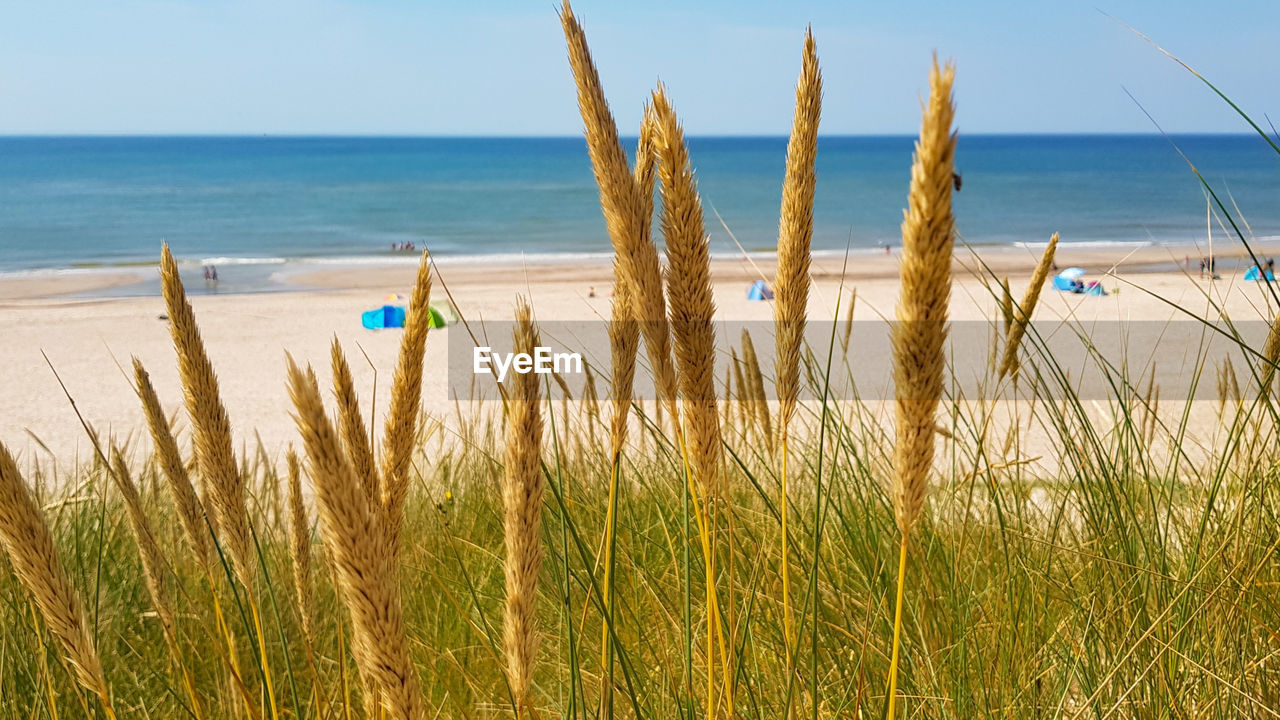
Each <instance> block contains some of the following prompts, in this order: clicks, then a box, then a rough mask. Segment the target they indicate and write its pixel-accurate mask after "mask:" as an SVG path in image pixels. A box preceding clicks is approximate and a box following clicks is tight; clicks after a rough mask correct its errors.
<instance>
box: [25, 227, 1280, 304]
mask: <svg viewBox="0 0 1280 720" xmlns="http://www.w3.org/2000/svg"><path fill="white" fill-rule="evenodd" d="M1046 244H1047V242H1024V243H1017V244H1013V245H970V246H965V245H958V246H957V247H956V251H955V258H956V270H957V271H961V272H967V273H970V274H983V273H985V272H990V273H992V274H995V275H996V276H1000V275H1002V274H1016V273H1018V272H1023V271H1029V270H1030V269H1031V268H1033V267H1034V266H1035V262H1036V260H1037V259H1038V258H1039V256H1040V254H1041V252H1042V251H1043V248H1044V247H1045V245H1046ZM1252 247H1253V249H1254V251H1255V253H1256V254H1257V256H1258V258H1259V259H1260V260H1262V261H1263V262H1264V263H1265V262H1266V260H1267V259H1268V258H1270V257H1274V256H1277V255H1280V238H1269V239H1266V240H1255V241H1254V243H1253V245H1252ZM1219 248H1222V249H1219ZM1214 250H1215V252H1214V256H1215V257H1216V259H1217V263H1218V272H1219V274H1223V273H1231V272H1232V271H1234V270H1236V269H1242V268H1245V267H1248V266H1249V265H1251V264H1252V260H1250V259H1249V256H1248V253H1247V252H1246V251H1245V249H1244V248H1243V247H1242V246H1241V245H1240V244H1239V243H1236V242H1227V241H1222V242H1218V243H1215V248H1214ZM1204 255H1207V248H1205V247H1204V246H1202V245H1197V244H1195V243H1171V244H1156V243H1150V244H1143V243H1136V242H1135V243H1120V242H1116V243H1098V242H1092V241H1082V242H1079V243H1069V242H1061V243H1059V245H1058V253H1057V260H1058V262H1057V264H1058V266H1059V267H1060V268H1065V267H1070V266H1079V267H1083V268H1085V269H1086V270H1088V271H1089V273H1090V274H1091V275H1095V276H1097V275H1105V274H1109V273H1114V272H1126V273H1133V274H1149V273H1153V272H1183V271H1185V272H1188V273H1192V274H1196V273H1198V262H1197V260H1198V258H1199V257H1201V256H1204ZM418 257H419V255H418V253H416V252H410V253H407V254H405V255H396V256H387V257H381V256H354V257H352V258H349V259H347V258H341V257H334V258H297V259H288V258H206V259H205V260H206V261H208V260H214V261H221V262H222V263H223V265H224V267H223V276H224V277H227V276H228V275H230V276H231V277H233V278H235V279H236V280H237V281H238V282H233V283H225V284H223V283H220V284H219V285H215V286H208V285H205V286H201V285H200V283H199V282H198V281H199V275H198V274H196V273H198V269H197V268H198V267H199V265H198V262H197V261H193V260H184V261H180V265H181V267H182V268H183V271H184V281H185V282H186V283H187V288H188V292H189V293H190V294H192V295H255V294H278V293H297V292H315V291H327V290H357V289H374V288H383V287H387V286H390V285H403V284H404V283H405V282H406V278H407V279H409V280H411V279H412V277H413V274H414V272H415V271H416V267H417V260H418ZM612 258H613V256H612V253H610V252H602V253H591V254H565V255H559V254H537V255H528V256H523V257H514V256H512V255H510V254H497V255H493V256H489V257H486V256H477V255H468V256H443V257H437V258H434V261H435V264H436V267H437V270H438V273H439V274H440V275H441V276H443V278H444V279H445V281H446V282H454V281H455V280H456V281H460V282H464V283H466V282H471V281H473V280H476V279H481V278H491V277H493V275H494V274H501V275H503V276H505V277H508V278H511V279H512V280H513V287H515V286H517V285H518V283H517V282H515V281H517V280H518V279H519V278H521V277H523V276H525V275H526V274H529V273H532V274H535V275H537V276H538V277H539V278H555V279H558V280H560V281H564V282H568V281H573V282H577V283H579V284H583V283H586V285H584V287H583V290H584V291H585V290H586V288H588V287H595V288H596V290H597V292H600V291H601V290H602V289H604V288H607V287H608V286H611V285H612ZM897 260H898V251H897V248H896V247H895V248H893V249H892V252H891V253H890V254H887V255H886V254H884V252H883V248H852V249H850V251H849V253H848V256H847V257H846V256H845V253H844V251H834V250H818V251H814V257H813V270H812V273H813V277H814V278H815V279H818V278H828V279H830V278H839V277H841V276H843V277H844V278H845V279H846V280H848V281H857V280H865V279H876V278H892V277H896V276H897V270H898V266H897ZM774 261H775V254H774V253H773V252H748V253H745V254H742V253H738V254H729V253H723V254H721V253H713V254H712V271H713V274H714V275H715V276H716V279H717V280H718V281H726V280H730V279H739V280H746V279H751V280H754V279H759V278H762V277H763V278H764V279H766V280H772V277H771V276H772V271H773V265H774ZM154 272H155V270H154V268H153V267H150V266H146V265H139V264H137V263H130V264H128V265H125V266H103V267H91V268H86V267H75V268H50V269H40V270H27V271H12V272H7V273H6V272H0V302H4V303H13V302H20V301H22V300H35V299H51V298H61V299H72V298H73V299H78V300H105V299H109V298H122V297H157V296H159V282H158V280H157V279H156V278H155V277H154V276H153V273H154ZM246 277H247V278H248V279H245V278H246ZM602 286H603V287H602ZM605 293H606V294H607V289H605Z"/></svg>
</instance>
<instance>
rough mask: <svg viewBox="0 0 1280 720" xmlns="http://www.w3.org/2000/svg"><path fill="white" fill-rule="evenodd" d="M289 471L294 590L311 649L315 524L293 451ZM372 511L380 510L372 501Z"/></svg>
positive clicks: (312, 644)
mask: <svg viewBox="0 0 1280 720" xmlns="http://www.w3.org/2000/svg"><path fill="white" fill-rule="evenodd" d="M285 462H286V464H287V465H288V470H289V540H290V543H289V551H290V555H291V556H292V558H293V590H294V593H295V595H296V596H297V598H298V614H299V615H300V616H301V617H302V636H303V638H304V639H305V640H306V642H307V647H309V648H314V647H315V585H314V583H313V581H312V579H311V522H310V520H309V519H308V518H307V508H306V505H304V504H303V502H302V468H301V467H300V465H299V463H298V454H297V453H295V452H294V451H293V448H292V447H290V448H289V452H288V453H287V454H286V455H285ZM369 505H370V507H377V506H376V505H374V504H373V501H372V499H370V501H369Z"/></svg>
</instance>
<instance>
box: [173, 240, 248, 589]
mask: <svg viewBox="0 0 1280 720" xmlns="http://www.w3.org/2000/svg"><path fill="white" fill-rule="evenodd" d="M160 280H161V283H160V287H161V290H162V292H163V294H164V302H165V306H166V307H167V308H168V311H169V330H170V332H171V333H172V335H173V347H174V349H175V350H176V351H177V354H178V373H179V375H180V376H181V377H182V388H183V392H184V395H185V396H186V403H187V413H188V414H189V415H190V416H191V428H192V431H193V434H194V438H195V447H196V464H197V466H198V468H199V470H200V477H201V479H202V481H203V482H204V489H205V493H206V495H207V497H208V499H209V501H210V502H209V505H210V509H211V510H212V514H213V515H214V516H215V517H216V518H217V524H216V527H217V528H218V531H219V532H220V533H222V536H223V538H224V542H225V543H226V546H227V548H228V551H229V554H230V555H231V564H232V567H233V568H234V569H235V571H236V576H237V577H238V578H239V579H240V582H241V583H242V584H243V585H244V586H245V587H246V588H252V587H253V579H254V577H255V576H256V574H255V572H254V568H255V567H256V565H255V563H254V561H253V559H252V557H253V556H252V554H251V553H250V552H249V548H250V546H251V541H250V530H249V513H248V510H247V507H246V505H245V487H244V478H243V477H241V475H240V468H239V467H238V466H237V465H236V458H235V452H234V451H233V450H232V446H231V420H230V418H228V417H227V409H226V407H225V406H224V405H223V404H222V397H221V396H220V395H219V393H218V377H217V375H216V374H215V373H214V371H213V363H211V362H209V356H208V354H207V353H206V352H205V349H204V341H203V340H201V338H200V328H199V326H197V325H196V317H195V313H193V312H192V310H191V303H190V302H188V301H187V293H186V290H185V289H184V288H183V287H182V278H181V276H179V274H178V264H177V263H176V262H174V259H173V255H172V254H171V253H170V252H169V245H168V244H167V243H166V244H165V245H164V246H163V248H162V249H161V252H160Z"/></svg>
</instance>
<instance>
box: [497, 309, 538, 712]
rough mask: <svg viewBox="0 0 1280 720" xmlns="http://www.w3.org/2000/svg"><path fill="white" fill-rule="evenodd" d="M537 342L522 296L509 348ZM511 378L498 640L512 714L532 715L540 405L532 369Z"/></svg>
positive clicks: (527, 349)
mask: <svg viewBox="0 0 1280 720" xmlns="http://www.w3.org/2000/svg"><path fill="white" fill-rule="evenodd" d="M539 344H541V343H540V341H539V339H538V330H537V328H536V327H535V326H534V323H533V312H532V310H531V309H530V308H529V305H528V303H527V302H526V301H525V300H523V299H522V300H521V301H520V302H519V304H518V305H517V306H516V328H515V335H514V338H513V351H514V352H517V353H528V354H533V351H534V348H535V347H537V346H538V345H539ZM512 383H513V386H514V391H513V392H512V393H511V394H510V396H509V399H508V404H507V450H506V463H505V465H506V471H505V474H504V478H503V487H502V506H503V538H504V540H505V543H506V557H505V561H504V565H503V567H504V569H505V575H506V611H505V613H504V614H503V645H504V648H505V650H506V655H507V677H508V681H509V682H510V684H511V690H512V692H513V693H514V695H515V699H516V708H517V714H518V715H520V716H522V717H533V704H532V698H531V697H530V690H531V686H532V682H533V661H534V658H535V656H536V655H537V650H538V634H537V625H536V620H535V617H534V610H535V600H536V595H537V589H538V576H539V575H540V574H541V572H542V542H541V527H542V492H543V487H542V458H541V450H542V406H541V391H540V389H539V382H538V377H537V375H535V374H533V373H519V374H517V375H516V376H515V378H514V379H513V380H512Z"/></svg>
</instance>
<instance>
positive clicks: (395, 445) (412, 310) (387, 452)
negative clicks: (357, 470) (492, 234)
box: [382, 252, 431, 558]
mask: <svg viewBox="0 0 1280 720" xmlns="http://www.w3.org/2000/svg"><path fill="white" fill-rule="evenodd" d="M409 302H410V305H409V315H408V317H406V318H405V322H404V336H403V337H402V338H401V339H400V359H399V361H398V362H397V363H396V375H395V380H393V381H392V386H391V407H390V408H389V409H388V410H387V424H386V429H385V430H384V431H383V434H384V435H385V437H383V439H382V447H383V450H382V508H383V511H384V512H385V513H386V522H385V523H384V529H385V530H386V532H387V540H388V547H389V548H390V550H391V554H392V557H393V558H394V557H395V556H396V555H397V554H398V552H399V548H400V525H401V523H402V522H403V518H404V502H405V498H406V497H408V495H409V459H410V458H411V457H412V455H413V447H414V444H415V442H416V441H417V438H418V433H417V430H418V414H419V413H420V412H421V411H422V407H421V405H422V356H423V354H424V353H425V352H426V345H427V330H428V328H430V326H431V313H430V312H429V311H428V309H427V308H428V306H429V305H430V302H431V263H430V262H429V260H428V257H427V253H426V252H423V253H422V260H420V261H419V262H418V277H417V280H415V281H414V284H413V293H412V294H411V295H410V299H409Z"/></svg>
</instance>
